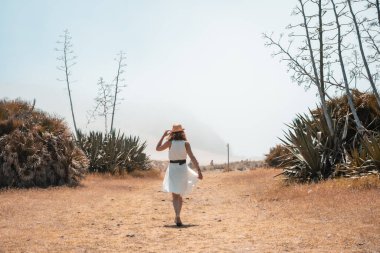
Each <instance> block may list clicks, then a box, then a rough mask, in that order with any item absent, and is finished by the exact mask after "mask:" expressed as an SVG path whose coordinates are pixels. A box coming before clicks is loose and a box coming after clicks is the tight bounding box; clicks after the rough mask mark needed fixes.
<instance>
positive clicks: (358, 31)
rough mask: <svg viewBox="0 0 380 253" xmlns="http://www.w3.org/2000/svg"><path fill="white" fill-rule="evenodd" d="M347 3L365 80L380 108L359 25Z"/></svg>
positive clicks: (350, 5) (349, 1)
mask: <svg viewBox="0 0 380 253" xmlns="http://www.w3.org/2000/svg"><path fill="white" fill-rule="evenodd" d="M347 3H348V7H349V9H350V13H351V17H352V21H353V22H354V26H355V31H356V37H357V40H358V44H359V49H360V55H361V57H362V61H363V64H364V68H365V70H366V73H367V79H368V81H369V83H370V84H371V87H372V90H373V93H374V95H375V97H376V100H377V104H378V105H379V107H380V96H379V93H378V91H377V88H376V84H375V81H374V80H373V77H372V73H371V70H370V69H369V65H368V62H367V58H366V55H365V53H364V48H363V43H362V38H361V35H360V30H359V25H358V22H357V19H356V15H355V13H354V11H353V9H352V4H351V0H347Z"/></svg>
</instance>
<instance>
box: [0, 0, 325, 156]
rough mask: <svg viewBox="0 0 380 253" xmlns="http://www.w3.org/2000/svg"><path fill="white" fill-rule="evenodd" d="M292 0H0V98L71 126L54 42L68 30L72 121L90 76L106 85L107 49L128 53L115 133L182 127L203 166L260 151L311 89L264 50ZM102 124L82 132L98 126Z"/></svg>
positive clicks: (310, 101)
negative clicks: (72, 60)
mask: <svg viewBox="0 0 380 253" xmlns="http://www.w3.org/2000/svg"><path fill="white" fill-rule="evenodd" d="M295 4H296V0H273V1H261V0H260V1H259V0H249V1H248V0H247V1H244V0H229V1H223V0H214V1H211V0H186V1H185V0H171V1H169V0H134V1H131V0H130V1H128V0H119V1H118V0H107V1H105V0H104V1H100V0H97V1H95V0H86V1H85V0H81V1H78V0H65V1H59V0H55V1H51V0H45V1H42V0H24V1H21V0H1V7H0V38H1V39H0V92H1V93H0V97H1V98H8V99H14V98H18V97H19V98H22V99H24V100H28V101H32V100H33V99H34V98H35V99H36V100H37V104H36V106H37V107H38V108H40V109H42V110H44V111H47V112H49V113H51V114H56V115H59V116H61V117H63V118H65V120H66V121H67V122H68V124H69V125H70V126H71V125H72V119H71V114H70V107H69V102H68V97H67V91H66V89H65V84H64V83H62V82H58V81H57V80H56V79H57V78H62V77H63V76H62V74H63V73H60V72H59V71H58V70H57V69H56V66H57V65H58V62H57V61H56V57H57V56H58V54H57V52H55V51H54V48H55V47H57V45H56V43H55V42H56V41H57V40H58V39H59V35H60V34H62V32H63V30H64V29H68V30H69V31H70V33H71V35H72V37H73V39H72V43H73V44H74V51H75V54H76V55H77V56H78V60H77V61H78V64H77V65H75V66H74V68H73V69H72V72H73V79H74V80H75V81H76V82H75V83H73V84H72V93H73V99H74V107H75V111H76V117H77V124H78V126H79V128H81V129H86V122H87V119H86V113H87V111H88V110H90V109H91V107H92V106H93V104H94V102H93V101H94V98H95V96H96V92H97V87H96V83H97V80H98V79H99V77H103V78H104V79H105V80H106V81H111V80H112V79H113V77H114V75H115V72H116V67H117V65H116V62H114V60H113V59H114V58H115V56H116V54H117V53H118V52H119V51H120V50H123V51H124V52H126V54H127V59H126V63H127V65H128V66H127V67H126V73H125V83H126V84H127V87H126V88H124V90H123V92H122V93H121V95H122V97H123V98H124V101H121V104H120V106H119V109H118V111H117V114H116V128H120V129H121V130H122V131H124V132H126V133H127V134H137V135H139V136H140V137H141V138H142V139H143V140H146V141H147V142H148V149H147V152H148V154H149V155H150V156H151V158H153V159H164V158H165V157H166V154H158V153H157V152H155V151H154V147H155V145H156V142H157V141H158V139H159V138H160V136H161V134H162V133H163V131H164V130H165V129H170V127H171V125H172V123H176V122H179V123H182V124H183V126H184V127H185V128H186V131H187V134H188V137H189V141H190V143H191V144H192V146H193V149H194V150H195V152H194V153H195V154H196V155H197V154H198V156H199V160H201V161H202V162H203V163H206V162H207V161H209V160H211V159H214V160H216V161H220V162H222V161H224V159H225V153H226V147H225V145H226V143H229V144H230V146H231V151H232V153H233V155H234V157H235V159H245V158H256V157H263V155H264V154H265V153H267V152H268V150H269V148H270V147H272V146H274V145H275V144H277V143H280V141H279V140H278V137H282V135H283V134H282V131H283V130H285V129H286V126H285V125H284V124H285V123H289V122H290V121H291V120H292V119H293V118H294V117H295V114H296V113H301V112H306V111H307V109H308V107H312V108H314V107H315V104H316V102H317V98H316V97H315V91H308V92H305V91H304V89H303V87H299V86H297V85H296V84H294V83H292V82H291V81H290V78H289V75H288V73H287V71H286V66H285V64H284V63H279V60H278V59H277V58H272V57H271V52H272V49H270V48H266V47H264V40H263V39H262V36H261V34H262V33H263V32H271V31H274V32H276V33H280V32H285V29H284V28H285V26H286V25H287V24H288V23H289V22H290V20H291V16H290V13H291V11H292V8H293V7H294V6H295ZM102 126H103V123H102V121H101V120H98V121H97V122H95V123H93V124H90V125H89V126H88V127H87V129H86V131H88V130H96V129H99V130H102Z"/></svg>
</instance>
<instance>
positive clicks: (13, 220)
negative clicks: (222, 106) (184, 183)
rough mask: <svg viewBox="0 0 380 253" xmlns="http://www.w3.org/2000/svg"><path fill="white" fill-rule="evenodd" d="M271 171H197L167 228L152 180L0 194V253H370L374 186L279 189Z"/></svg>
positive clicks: (376, 230) (374, 244) (376, 202)
mask: <svg viewBox="0 0 380 253" xmlns="http://www.w3.org/2000/svg"><path fill="white" fill-rule="evenodd" d="M278 173H279V171H278V170H272V169H267V170H264V169H258V170H252V171H243V172H240V171H233V172H228V173H222V172H215V171H214V172H205V173H204V176H205V179H204V180H203V181H202V182H200V184H199V185H198V187H197V189H196V190H195V191H194V192H193V193H192V194H191V195H190V196H189V197H188V198H186V199H185V203H184V207H183V214H182V219H183V221H184V223H185V226H184V227H183V228H177V227H175V226H173V218H174V217H173V211H172V206H171V201H170V200H171V197H170V194H167V193H163V192H161V191H160V189H161V178H156V177H154V176H152V177H145V178H133V177H125V178H115V177H107V176H89V177H87V178H86V179H85V180H84V181H83V185H82V186H80V187H77V188H68V187H59V188H50V189H29V190H28V189H23V190H6V191H1V192H0V203H1V205H0V252H1V251H4V252H133V251H138V252H284V251H290V252H379V251H380V244H379V241H380V212H379V211H378V209H379V207H380V198H379V197H380V187H379V185H380V183H379V179H376V178H368V179H365V180H356V181H355V180H334V181H329V182H324V183H321V184H312V185H289V186H285V185H283V184H282V183H281V182H280V181H276V180H274V179H273V176H274V175H276V174H278Z"/></svg>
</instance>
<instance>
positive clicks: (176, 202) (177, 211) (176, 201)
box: [172, 193, 182, 225]
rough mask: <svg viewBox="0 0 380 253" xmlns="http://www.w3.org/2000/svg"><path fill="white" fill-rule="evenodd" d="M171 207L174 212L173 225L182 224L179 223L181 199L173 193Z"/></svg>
mask: <svg viewBox="0 0 380 253" xmlns="http://www.w3.org/2000/svg"><path fill="white" fill-rule="evenodd" d="M172 195H173V207H174V211H175V223H177V225H178V224H182V222H181V217H180V215H181V208H182V197H181V195H179V194H176V193H173V194H172Z"/></svg>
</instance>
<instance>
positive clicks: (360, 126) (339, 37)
mask: <svg viewBox="0 0 380 253" xmlns="http://www.w3.org/2000/svg"><path fill="white" fill-rule="evenodd" d="M331 3H332V5H333V11H334V15H335V20H336V27H337V30H338V35H337V40H338V56H339V63H340V67H341V70H342V76H343V81H344V82H343V83H344V86H345V90H346V95H347V100H348V104H349V106H350V109H351V112H352V115H353V116H354V120H355V124H356V128H357V130H358V132H359V133H361V132H362V131H363V130H364V127H363V124H362V123H361V121H360V119H359V117H358V114H357V112H356V108H355V105H354V99H353V96H352V94H351V91H350V88H349V81H348V78H347V74H346V69H345V64H344V61H343V54H342V52H343V49H342V42H343V38H344V36H343V35H342V29H341V24H340V21H339V18H340V17H341V16H342V15H344V9H345V8H344V7H343V8H341V10H340V11H339V12H338V10H337V6H336V4H335V2H334V0H331Z"/></svg>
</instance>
